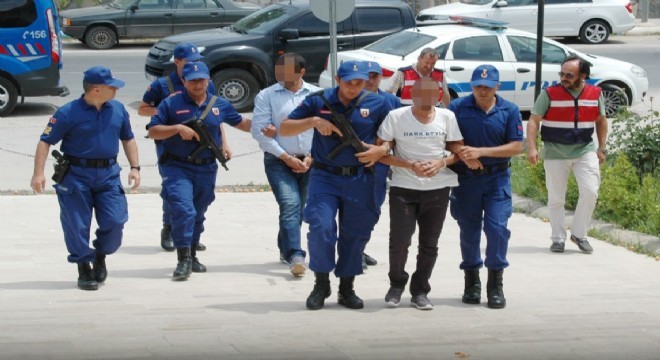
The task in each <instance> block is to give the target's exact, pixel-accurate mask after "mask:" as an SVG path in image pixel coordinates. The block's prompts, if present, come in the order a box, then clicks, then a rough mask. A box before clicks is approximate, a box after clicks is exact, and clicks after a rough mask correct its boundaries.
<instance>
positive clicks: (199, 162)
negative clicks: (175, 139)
mask: <svg viewBox="0 0 660 360" xmlns="http://www.w3.org/2000/svg"><path fill="white" fill-rule="evenodd" d="M215 160H216V159H215V158H196V159H186V158H182V157H179V156H176V155H174V154H170V153H168V152H165V153H164V154H163V155H162V156H161V157H160V159H159V160H158V162H159V163H160V164H161V165H162V164H165V163H166V162H168V161H179V162H186V163H189V164H193V165H208V164H212V163H214V162H215Z"/></svg>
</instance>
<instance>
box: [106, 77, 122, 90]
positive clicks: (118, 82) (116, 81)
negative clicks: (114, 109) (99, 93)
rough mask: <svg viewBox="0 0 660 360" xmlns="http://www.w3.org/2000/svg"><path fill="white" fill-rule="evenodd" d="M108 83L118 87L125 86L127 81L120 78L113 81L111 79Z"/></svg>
mask: <svg viewBox="0 0 660 360" xmlns="http://www.w3.org/2000/svg"><path fill="white" fill-rule="evenodd" d="M106 85H108V86H112V87H116V88H123V87H124V86H125V85H126V83H125V82H123V81H121V80H119V79H113V80H112V81H110V82H109V83H107V84H106Z"/></svg>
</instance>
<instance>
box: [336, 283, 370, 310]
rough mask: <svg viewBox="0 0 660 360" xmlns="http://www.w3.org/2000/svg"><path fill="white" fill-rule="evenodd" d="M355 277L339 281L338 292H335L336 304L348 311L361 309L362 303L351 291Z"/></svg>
mask: <svg viewBox="0 0 660 360" xmlns="http://www.w3.org/2000/svg"><path fill="white" fill-rule="evenodd" d="M354 280H355V276H351V277H343V278H341V279H339V292H337V303H338V304H339V305H342V306H345V307H347V308H349V309H362V308H363V307H364V303H363V302H362V299H360V298H359V297H358V296H357V295H355V291H353V281H354Z"/></svg>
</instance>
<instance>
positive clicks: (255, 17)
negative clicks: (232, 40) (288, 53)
mask: <svg viewBox="0 0 660 360" xmlns="http://www.w3.org/2000/svg"><path fill="white" fill-rule="evenodd" d="M296 12H298V8H296V7H294V6H289V5H283V4H275V5H271V6H268V7H265V8H263V9H261V10H259V11H257V12H254V13H252V14H250V15H248V16H246V17H244V18H242V19H241V20H239V21H237V22H236V23H235V24H234V26H233V27H232V29H234V31H236V32H237V33H241V34H251V35H264V34H267V33H268V32H269V31H271V30H272V29H273V28H274V27H276V26H277V25H279V24H280V23H282V22H284V21H287V20H288V19H290V18H291V15H292V14H295V13H296Z"/></svg>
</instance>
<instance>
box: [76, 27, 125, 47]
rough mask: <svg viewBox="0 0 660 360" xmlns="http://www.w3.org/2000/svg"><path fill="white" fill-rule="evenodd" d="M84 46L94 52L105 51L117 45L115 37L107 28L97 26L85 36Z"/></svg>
mask: <svg viewBox="0 0 660 360" xmlns="http://www.w3.org/2000/svg"><path fill="white" fill-rule="evenodd" d="M84 43H85V45H87V46H88V47H89V48H91V49H94V50H105V49H110V48H111V47H113V46H115V45H117V35H115V32H114V31H112V29H110V28H109V27H106V26H97V27H94V28H91V29H89V31H87V34H86V35H85V41H84Z"/></svg>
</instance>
